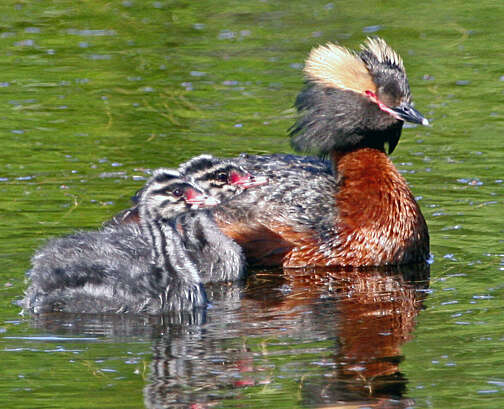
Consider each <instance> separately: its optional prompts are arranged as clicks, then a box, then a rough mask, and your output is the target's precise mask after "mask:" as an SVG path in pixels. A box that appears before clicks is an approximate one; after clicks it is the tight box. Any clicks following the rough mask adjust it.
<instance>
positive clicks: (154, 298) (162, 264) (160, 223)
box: [24, 169, 217, 314]
mask: <svg viewBox="0 0 504 409" xmlns="http://www.w3.org/2000/svg"><path fill="white" fill-rule="evenodd" d="M216 203H217V201H216V200H215V199H214V198H211V197H208V196H207V195H205V194H204V193H203V192H202V191H201V190H200V189H199V188H198V187H196V186H195V185H193V184H192V183H190V182H187V181H186V180H184V179H183V178H181V176H180V174H179V173H178V172H176V171H173V170H168V169H158V170H156V171H154V173H153V176H152V177H151V178H150V179H149V181H148V182H147V184H146V186H145V188H144V189H143V191H142V194H141V196H140V199H139V204H138V208H139V214H140V218H141V223H140V224H125V225H120V226H114V227H108V228H104V229H103V230H99V231H90V232H78V233H74V234H72V235H69V236H66V237H62V238H56V239H53V240H50V241H49V242H48V243H47V244H46V245H45V246H44V247H43V248H41V249H40V250H38V251H37V252H36V253H35V255H34V257H33V258H32V268H31V270H30V271H29V272H28V276H29V279H30V281H31V282H30V285H29V287H28V289H27V291H26V295H25V298H24V309H25V310H27V311H30V312H33V313H41V312H53V311H64V312H74V313H110V312H111V313H148V314H158V313H163V312H167V311H183V310H192V309H194V308H197V307H204V306H205V305H206V303H207V299H206V294H205V290H204V288H203V285H202V283H201V279H200V277H199V274H198V270H197V268H196V266H195V264H194V263H193V261H192V260H191V258H190V257H189V255H188V254H187V251H186V248H185V245H184V243H183V242H182V239H181V237H180V235H179V233H178V232H177V231H176V229H175V227H174V222H173V218H174V217H175V216H177V215H179V214H181V213H183V212H185V211H187V210H189V209H191V208H192V207H193V206H197V207H199V206H212V205H215V204H216Z"/></svg>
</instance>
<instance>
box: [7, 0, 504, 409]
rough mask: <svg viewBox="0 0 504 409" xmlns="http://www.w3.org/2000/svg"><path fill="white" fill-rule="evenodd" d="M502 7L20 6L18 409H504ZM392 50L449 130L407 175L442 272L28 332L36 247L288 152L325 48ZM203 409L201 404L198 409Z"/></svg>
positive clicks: (12, 260) (288, 286) (10, 346)
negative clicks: (203, 175) (151, 194)
mask: <svg viewBox="0 0 504 409" xmlns="http://www.w3.org/2000/svg"><path fill="white" fill-rule="evenodd" d="M503 16H504V6H502V5H501V4H500V3H498V2H492V1H483V2H480V3H478V5H477V6H475V5H474V4H472V3H468V2H462V1H455V0H452V1H445V2H443V3H436V2H430V3H425V2H417V3H415V2H413V3H412V2H404V1H390V2H378V3H374V4H373V5H371V3H369V2H362V1H356V2H341V1H333V2H328V1H322V2H319V1H312V2H292V1H248V2H243V1H241V2H238V1H222V2H218V3H215V2H210V1H199V2H190V1H183V0H182V1H146V2H140V1H136V0H133V1H109V2H101V1H94V0H93V1H86V2H75V1H70V0H59V1H53V2H42V1H33V2H22V1H14V0H5V1H3V2H2V4H1V5H0V53H1V54H0V64H1V70H0V88H1V92H0V118H1V121H0V133H1V134H2V145H3V146H2V154H0V192H1V196H0V258H1V260H2V262H3V268H2V270H1V271H0V291H1V294H2V297H1V298H0V355H1V356H0V362H1V364H0V369H1V373H2V377H1V379H0V406H2V407H9V408H33V407H37V408H52V407H54V408H61V407H65V408H81V407H96V408H132V407H135V408H137V407H138V408H140V407H153V408H160V407H177V406H176V405H175V403H174V402H178V403H177V404H178V405H179V406H180V407H191V406H190V405H192V407H193V408H197V407H254V408H263V407H285V408H293V407H323V406H331V405H332V407H370V406H371V407H391V408H395V407H398V408H402V407H418V408H427V407H429V408H430V407H432V408H451V407H458V408H500V407H502V402H503V401H504V371H503V369H502V361H503V359H504V348H503V347H504V328H503V324H502V319H501V315H502V314H501V313H502V310H503V308H504V304H503V301H502V299H503V294H504V290H503V288H504V285H503V284H502V279H501V275H502V272H503V271H504V240H503V237H504V234H503V233H504V227H503V223H502V215H503V199H502V195H503V189H504V186H503V180H504V177H503V171H502V163H503V159H504V154H503V149H502V148H503V142H502V140H503V139H502V135H501V134H502V121H503V118H504V109H503V108H502V98H503V97H502V95H503V87H504V85H503V84H504V69H503V68H502V57H503V56H504V38H503V34H502V30H501V29H500V26H501V21H502V18H503ZM368 35H380V36H383V37H384V38H385V39H386V40H387V41H388V42H389V43H390V44H391V45H392V46H393V47H394V48H395V49H396V50H397V51H398V52H399V53H400V54H401V55H402V56H403V58H404V60H405V65H406V68H407V71H408V75H409V80H410V85H411V88H412V91H413V96H414V99H415V101H416V107H417V108H418V109H419V110H420V111H421V112H422V113H424V114H426V116H427V117H428V118H429V120H431V122H432V124H433V126H432V127H431V128H423V127H412V128H407V129H405V130H404V131H403V136H402V139H401V142H400V144H399V146H398V147H397V149H396V151H395V152H394V154H393V156H392V160H393V161H394V163H395V164H396V166H397V167H398V168H399V169H400V171H401V172H403V174H404V176H405V177H406V179H407V180H408V182H409V184H410V186H411V188H412V190H413V192H414V194H415V195H416V197H417V199H418V200H419V203H420V205H421V207H422V211H423V213H424V215H425V217H426V219H427V222H428V224H429V230H430V234H431V244H432V253H433V258H434V263H433V264H432V265H431V267H430V280H428V279H427V278H428V275H429V271H425V270H413V271H409V270H408V271H402V270H401V271H388V272H381V271H369V272H366V273H356V272H355V273H354V274H348V273H347V274H343V273H341V272H338V271H298V272H289V273H288V274H282V272H281V271H275V270H264V271H263V270H256V271H253V272H254V273H255V275H254V276H253V278H252V279H251V280H250V281H249V282H248V283H247V284H246V286H245V288H235V287H229V288H224V289H223V288H220V289H219V288H218V289H215V294H213V296H212V297H213V305H212V308H210V309H209V310H208V311H207V312H206V314H204V315H203V314H200V315H196V316H190V317H178V316H164V317H110V316H93V317H89V316H61V315H56V316H43V317H37V318H30V317H21V316H19V310H20V309H19V307H17V305H16V304H15V301H17V300H19V299H20V298H21V297H22V292H23V289H24V288H25V283H24V273H25V271H26V270H27V268H28V267H29V259H30V256H31V254H32V253H33V251H34V249H35V248H37V247H38V246H40V245H41V244H42V243H43V242H44V240H45V239H47V238H49V237H53V236H56V235H61V234H66V233H69V232H71V231H72V230H74V229H90V228H97V227H98V226H99V225H100V224H101V223H102V222H103V221H104V220H107V219H108V218H109V217H110V216H111V215H113V214H115V213H116V212H117V211H119V210H121V209H123V208H124V207H126V206H127V205H128V201H129V197H130V196H131V195H132V193H133V192H135V190H136V189H138V188H139V187H140V186H141V185H142V183H143V182H144V180H145V178H146V173H145V170H146V169H152V168H155V167H159V166H175V165H177V164H178V163H180V162H182V161H184V160H186V159H188V158H190V157H192V156H194V155H196V154H199V153H203V152H208V153H213V154H215V155H220V156H226V157H227V156H233V155H236V154H238V153H240V152H250V153H270V152H290V148H289V144H288V138H287V136H286V135H287V133H286V130H287V129H288V127H289V126H290V125H291V124H292V123H293V119H294V116H295V115H294V111H293V110H292V104H293V101H294V99H295V96H296V94H297V92H298V91H299V90H300V89H301V87H302V72H301V70H302V64H303V60H304V58H305V57H306V55H307V53H308V52H309V50H310V49H311V47H312V46H315V45H317V44H320V43H324V42H327V41H336V42H340V43H341V44H343V45H345V46H348V47H351V48H354V47H357V46H358V45H359V44H360V43H361V42H362V41H363V40H364V39H365V37H366V36H368ZM198 405H199V406H198Z"/></svg>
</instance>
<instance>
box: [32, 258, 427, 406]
mask: <svg viewBox="0 0 504 409" xmlns="http://www.w3.org/2000/svg"><path fill="white" fill-rule="evenodd" d="M428 279H429V267H428V266H427V265H422V266H419V267H418V266H417V267H407V268H406V267H401V268H400V270H398V269H394V270H391V269H389V270H388V271H384V270H370V269H368V270H366V271H355V270H353V271H348V270H344V271H342V270H328V269H327V270H320V269H302V270H285V271H284V272H283V274H282V273H279V272H278V271H260V272H257V274H255V275H254V276H252V277H251V278H250V279H249V282H248V283H247V286H246V287H245V289H243V288H238V287H237V286H221V287H218V286H216V287H213V288H209V289H208V293H209V296H210V298H211V299H212V300H213V303H212V307H211V308H209V309H208V310H207V312H206V316H205V315H203V314H198V315H197V316H195V315H185V316H181V315H178V314H175V315H165V316H163V317H131V316H120V317H116V316H75V315H68V316H65V315H61V314H55V315H54V314H53V315H52V316H51V315H46V316H40V317H38V318H36V319H34V324H35V325H38V326H40V325H42V326H44V327H45V328H50V329H52V330H61V329H64V330H65V332H67V331H71V332H75V333H79V334H83V333H92V334H95V335H96V334H106V335H109V336H114V337H118V336H120V337H123V336H138V335H139V336H149V337H152V339H153V346H152V353H153V356H152V363H151V373H150V376H149V380H148V384H147V386H146V387H145V389H144V398H145V405H146V406H147V407H148V408H205V407H213V406H215V405H219V404H220V403H222V402H223V401H226V400H227V399H233V401H234V402H235V403H236V400H239V399H245V398H247V399H255V398H257V399H261V402H262V404H265V401H264V399H265V398H266V397H265V395H264V394H261V391H262V389H263V388H266V387H267V388H268V390H269V397H268V399H272V398H271V396H272V391H275V390H278V391H282V392H281V395H282V396H283V399H285V396H286V393H287V395H290V396H292V399H294V402H297V405H302V406H307V407H328V406H331V407H335V405H336V407H356V406H357V407H358V406H359V405H367V406H371V407H377V408H378V407H379V408H392V407H393V408H402V407H407V406H411V405H412V401H411V400H410V399H407V398H405V397H404V393H405V387H406V384H407V379H406V377H405V376H404V375H403V374H401V372H400V371H399V363H400V361H401V352H400V347H401V345H402V344H403V343H404V342H406V341H407V340H408V339H410V338H411V333H412V330H413V328H414V325H415V317H416V315H417V314H418V312H419V310H420V308H421V304H422V301H423V299H424V296H425V294H426V292H425V291H423V290H425V289H426V288H427V286H428ZM290 392H291V393H290ZM273 395H274V393H273ZM279 396H280V392H279ZM259 406H261V405H259ZM266 406H268V405H266ZM269 406H271V405H269ZM263 407H264V406H263Z"/></svg>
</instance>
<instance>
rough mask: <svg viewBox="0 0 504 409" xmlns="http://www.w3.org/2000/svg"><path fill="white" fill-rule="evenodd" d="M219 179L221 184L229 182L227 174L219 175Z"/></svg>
mask: <svg viewBox="0 0 504 409" xmlns="http://www.w3.org/2000/svg"><path fill="white" fill-rule="evenodd" d="M217 179H218V180H219V181H220V182H227V181H228V175H227V173H219V174H218V175H217Z"/></svg>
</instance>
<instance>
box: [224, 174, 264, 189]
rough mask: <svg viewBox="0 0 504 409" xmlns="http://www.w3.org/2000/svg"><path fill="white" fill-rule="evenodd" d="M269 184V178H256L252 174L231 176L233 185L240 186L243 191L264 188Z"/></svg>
mask: <svg viewBox="0 0 504 409" xmlns="http://www.w3.org/2000/svg"><path fill="white" fill-rule="evenodd" d="M267 183H268V178H267V177H265V176H254V175H251V174H250V173H246V174H244V175H239V174H238V173H233V174H232V175H231V184H232V185H236V186H240V187H242V188H243V189H248V188H251V187H256V186H262V185H265V184H267Z"/></svg>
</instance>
